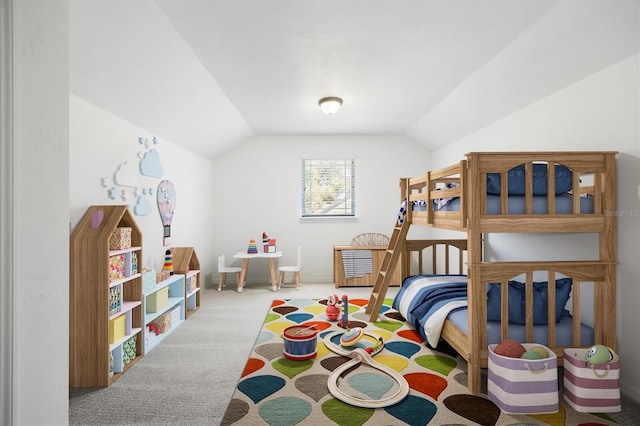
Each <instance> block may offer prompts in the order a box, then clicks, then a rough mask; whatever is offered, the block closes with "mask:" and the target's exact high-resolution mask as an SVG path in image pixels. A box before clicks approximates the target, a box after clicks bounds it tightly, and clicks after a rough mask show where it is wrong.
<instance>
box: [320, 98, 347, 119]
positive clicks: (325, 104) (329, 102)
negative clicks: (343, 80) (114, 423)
mask: <svg viewBox="0 0 640 426" xmlns="http://www.w3.org/2000/svg"><path fill="white" fill-rule="evenodd" d="M318 105H320V109H321V110H322V112H324V113H325V114H327V115H333V114H335V113H336V112H338V110H339V109H340V106H342V99H341V98H338V97H335V96H330V97H328V98H322V99H320V100H319V101H318Z"/></svg>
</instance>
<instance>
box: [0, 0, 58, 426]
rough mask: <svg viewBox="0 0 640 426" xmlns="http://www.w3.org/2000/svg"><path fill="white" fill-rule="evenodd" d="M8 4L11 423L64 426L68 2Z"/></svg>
mask: <svg viewBox="0 0 640 426" xmlns="http://www.w3.org/2000/svg"><path fill="white" fill-rule="evenodd" d="M12 4H13V37H14V38H13V49H12V50H13V91H14V93H13V94H14V105H13V114H14V122H13V127H14V133H13V138H14V143H13V149H14V157H13V172H14V173H13V182H12V185H13V196H14V205H13V211H12V215H13V229H12V231H13V239H12V243H11V244H12V249H13V250H12V251H13V264H12V265H11V266H12V268H13V278H14V281H13V282H12V283H10V284H8V285H12V286H13V301H12V302H13V303H12V305H13V318H12V319H13V329H12V336H13V342H12V349H13V351H12V362H13V371H12V373H13V392H12V395H11V396H12V398H13V407H11V408H12V409H11V411H12V412H11V418H12V420H11V421H12V424H17V425H64V424H67V423H68V407H69V397H68V387H67V384H68V371H69V368H68V365H69V356H68V352H69V351H68V347H69V346H68V345H69V331H68V330H69V329H68V324H69V311H68V303H69V251H68V247H69V235H68V233H67V228H68V226H67V223H68V217H69V175H68V163H69V151H68V142H67V140H68V135H69V129H68V126H69V124H68V123H69V109H68V99H69V98H68V93H69V52H68V45H69V31H68V6H67V4H66V2H64V1H55V2H51V1H46V0H32V1H13V2H12ZM7 238H9V236H7ZM5 284H7V283H3V285H5ZM3 326H5V324H3ZM6 414H7V413H3V417H4V415H6ZM4 418H6V417H4Z"/></svg>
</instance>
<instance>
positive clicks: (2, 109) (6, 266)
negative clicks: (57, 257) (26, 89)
mask: <svg viewBox="0 0 640 426" xmlns="http://www.w3.org/2000/svg"><path fill="white" fill-rule="evenodd" d="M12 2H13V0H0V424H3V425H11V424H14V422H13V420H14V401H13V393H14V392H13V391H14V384H13V376H14V375H13V328H14V324H13V249H14V243H13V242H14V239H13V217H14V216H13V206H14V203H13V182H14V179H13V152H14V150H13V146H14V145H13V143H14V142H13V78H12V75H13V72H12V71H13V69H12V68H13V60H12V58H13V25H12V22H13V16H12V10H13V9H12Z"/></svg>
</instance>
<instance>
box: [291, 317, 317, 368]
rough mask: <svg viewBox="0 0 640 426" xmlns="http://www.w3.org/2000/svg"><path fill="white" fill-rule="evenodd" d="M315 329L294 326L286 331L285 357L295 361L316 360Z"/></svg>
mask: <svg viewBox="0 0 640 426" xmlns="http://www.w3.org/2000/svg"><path fill="white" fill-rule="evenodd" d="M317 334H318V332H317V331H316V329H315V328H313V327H308V326H302V325H294V326H291V327H287V328H285V329H284V356H285V357H286V358H288V359H292V360H294V361H303V360H305V359H311V358H315V357H316V354H317V353H318V351H317V349H316V336H317Z"/></svg>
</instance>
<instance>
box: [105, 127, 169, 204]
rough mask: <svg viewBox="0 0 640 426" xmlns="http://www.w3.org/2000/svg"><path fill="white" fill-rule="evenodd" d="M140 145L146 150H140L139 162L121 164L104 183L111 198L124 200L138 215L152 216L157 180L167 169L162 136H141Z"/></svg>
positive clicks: (137, 160) (106, 177) (139, 138)
mask: <svg viewBox="0 0 640 426" xmlns="http://www.w3.org/2000/svg"><path fill="white" fill-rule="evenodd" d="M138 144H139V145H141V146H142V147H143V150H142V151H139V152H137V154H136V157H137V158H136V161H135V162H129V161H124V162H122V163H120V164H119V165H118V166H117V167H116V170H115V171H114V172H113V175H112V176H104V177H102V178H101V179H100V186H101V187H102V188H104V189H106V190H107V196H108V197H109V199H110V200H117V199H120V200H122V201H123V202H125V203H128V204H130V205H129V207H130V208H131V211H132V212H133V213H134V214H135V215H137V216H148V215H150V214H151V212H152V210H153V208H152V205H153V204H152V197H153V196H154V188H155V187H156V185H157V180H158V179H161V178H162V175H163V173H164V168H163V166H162V163H161V161H160V153H159V152H158V150H157V149H156V147H157V145H158V139H157V138H156V137H155V136H154V137H153V138H152V139H151V140H149V139H147V138H144V137H138Z"/></svg>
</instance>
